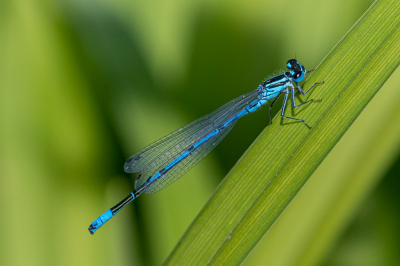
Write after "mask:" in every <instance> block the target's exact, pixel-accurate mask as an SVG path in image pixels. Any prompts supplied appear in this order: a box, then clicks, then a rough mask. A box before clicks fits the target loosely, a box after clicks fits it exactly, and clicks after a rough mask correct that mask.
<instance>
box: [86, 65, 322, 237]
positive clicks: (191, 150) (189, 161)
mask: <svg viewBox="0 0 400 266" xmlns="http://www.w3.org/2000/svg"><path fill="white" fill-rule="evenodd" d="M287 68H288V69H289V72H285V73H283V74H281V75H278V76H275V77H273V78H270V79H268V80H266V81H264V82H262V83H261V84H260V85H259V86H258V88H257V89H256V90H254V91H251V92H249V93H247V94H245V95H242V96H240V97H238V98H236V99H234V100H233V101H230V102H228V103H227V104H225V105H223V106H222V107H220V108H219V109H217V110H215V111H214V112H212V113H210V114H208V115H206V116H203V117H202V118H199V119H197V120H195V121H193V122H192V123H190V124H188V125H186V126H184V127H182V128H180V129H178V130H176V131H174V132H172V133H170V134H169V135H167V136H165V137H163V138H161V139H159V140H157V141H156V142H154V143H152V144H150V145H149V146H147V147H145V148H143V149H142V150H140V151H138V152H137V153H135V154H134V155H132V156H131V157H129V159H128V160H126V162H125V166H124V169H125V172H127V173H139V175H138V176H137V178H136V182H135V191H133V192H132V193H131V194H130V195H129V196H128V197H126V198H125V199H123V200H122V201H121V202H120V203H118V204H117V205H115V206H114V207H112V208H111V209H109V210H108V211H107V212H105V213H104V214H103V215H101V216H100V217H99V218H97V219H96V220H95V221H94V222H93V223H92V224H91V225H90V226H89V232H90V233H91V234H94V232H95V231H96V230H97V229H99V228H100V227H101V226H102V225H103V224H104V223H105V222H107V221H108V220H109V219H110V218H111V217H113V216H114V215H115V214H116V213H117V212H118V211H119V210H121V209H122V208H123V207H124V206H125V205H127V204H128V203H129V202H131V201H132V200H134V199H135V198H136V197H138V196H139V195H140V194H141V193H143V192H145V193H146V194H151V193H154V192H157V191H160V190H162V189H163V188H165V187H166V186H168V185H170V184H171V183H172V182H174V181H176V180H177V179H178V178H180V177H181V176H183V175H184V174H185V173H186V172H187V171H189V170H190V169H191V168H192V167H193V166H195V165H196V164H197V163H198V162H199V161H200V160H201V159H203V158H204V157H205V156H206V155H207V154H208V153H209V152H210V151H211V150H212V149H213V148H215V146H217V144H218V143H219V142H220V141H221V140H222V139H223V138H224V137H225V136H226V134H228V133H229V131H230V130H231V129H232V128H233V126H234V125H235V124H236V122H237V121H238V120H239V118H241V117H242V116H245V115H247V114H248V113H251V112H254V111H256V110H257V109H258V108H260V107H261V106H262V105H264V104H265V103H267V102H268V101H269V100H272V102H271V105H270V107H269V118H270V122H269V124H271V122H272V116H271V108H272V106H273V105H274V103H275V102H276V100H277V99H278V98H279V96H281V95H282V94H283V95H284V98H283V105H282V109H281V117H282V118H287V119H292V120H296V121H299V122H303V123H304V125H306V126H307V127H308V128H310V126H309V125H308V124H307V123H306V122H305V121H304V120H302V119H298V118H293V117H288V116H285V115H284V111H285V107H286V103H287V100H288V97H289V93H290V92H291V93H292V107H293V108H297V107H300V106H302V105H305V104H307V103H309V102H312V101H320V100H321V99H311V100H308V101H306V102H304V103H302V104H299V105H297V106H296V105H295V101H294V94H295V87H294V86H293V83H295V84H296V88H297V89H298V90H299V92H300V93H301V94H302V95H306V94H307V93H308V92H309V91H310V90H311V89H313V88H314V87H315V86H316V85H318V84H321V83H323V82H319V83H315V84H314V85H312V86H311V88H310V89H309V90H308V91H307V92H304V91H303V89H302V88H301V87H300V85H299V84H298V82H300V81H302V80H303V79H304V76H305V74H306V73H310V72H311V71H312V70H310V71H306V69H305V68H304V67H303V66H302V65H301V64H300V63H299V62H298V61H297V60H296V59H291V60H289V61H288V62H287Z"/></svg>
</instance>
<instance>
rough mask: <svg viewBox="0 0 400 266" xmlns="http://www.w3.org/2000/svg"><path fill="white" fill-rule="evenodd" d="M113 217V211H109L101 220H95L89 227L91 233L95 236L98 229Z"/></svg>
mask: <svg viewBox="0 0 400 266" xmlns="http://www.w3.org/2000/svg"><path fill="white" fill-rule="evenodd" d="M113 216H114V214H113V213H112V211H111V209H109V210H108V211H106V212H105V213H104V214H102V215H100V216H99V218H97V219H96V220H94V222H93V223H92V224H91V225H89V232H90V233H91V234H92V235H93V234H94V232H96V230H97V229H99V228H100V227H101V226H102V225H103V224H105V223H106V222H107V221H108V220H110V219H111V217H113Z"/></svg>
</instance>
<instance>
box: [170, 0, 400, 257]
mask: <svg viewBox="0 0 400 266" xmlns="http://www.w3.org/2000/svg"><path fill="white" fill-rule="evenodd" d="M399 17H400V3H399V2H398V1H388V0H383V1H376V2H375V3H374V5H373V6H371V8H370V9H369V10H368V11H367V12H366V13H365V14H364V15H363V16H362V17H361V18H360V20H359V21H358V23H356V25H355V26H353V28H352V29H351V30H350V31H349V32H348V33H347V34H346V36H345V37H344V38H343V39H342V40H341V41H340V42H339V44H338V45H337V46H336V47H335V48H334V49H333V50H332V51H331V53H330V54H329V55H328V56H327V57H326V58H325V59H324V60H323V62H322V63H321V64H320V66H319V67H318V68H317V70H316V71H315V72H314V74H313V75H312V76H311V77H310V78H309V79H308V80H307V82H306V83H305V84H304V85H303V87H305V88H306V89H307V88H309V87H310V86H311V85H312V84H313V83H315V82H319V81H322V80H324V81H325V84H323V85H319V86H317V87H316V88H315V89H314V91H313V92H311V93H310V94H311V96H308V99H310V98H322V99H323V101H322V102H318V103H310V104H308V105H306V106H304V107H302V108H299V109H300V110H297V109H296V110H295V111H293V110H292V109H291V108H287V110H286V115H288V116H292V117H296V118H302V119H304V120H305V121H307V123H308V124H309V125H311V126H312V127H313V128H312V129H311V130H308V129H307V128H306V127H305V126H304V125H303V124H302V123H297V122H296V123H293V122H290V121H287V119H286V120H281V118H280V117H278V118H277V119H275V120H274V123H273V124H272V125H271V126H269V127H267V128H266V129H265V130H264V132H263V133H262V134H261V135H260V136H259V137H258V138H257V140H256V141H255V142H254V143H253V145H252V146H251V147H250V148H249V149H248V151H247V152H246V153H245V154H244V155H243V157H242V158H241V159H240V160H239V162H238V163H237V164H236V165H235V167H234V168H233V169H232V170H231V171H230V173H229V174H228V176H227V177H226V178H225V179H224V181H223V182H222V183H221V185H220V186H219V188H218V189H217V191H216V193H215V194H214V196H213V197H212V198H211V199H210V201H209V202H208V203H207V205H206V206H205V207H204V208H203V210H202V211H201V212H200V214H199V215H198V217H197V218H196V220H195V221H194V222H193V224H192V225H191V226H190V228H189V229H188V231H187V232H186V233H185V235H184V236H183V238H182V239H181V240H180V242H179V243H178V245H177V246H176V248H175V249H174V251H173V252H172V254H171V255H170V257H169V258H168V259H167V261H166V262H165V264H166V265H205V264H210V265H238V264H241V263H242V262H243V260H244V259H245V258H246V256H247V255H248V254H249V253H250V252H251V250H252V249H253V248H254V246H255V245H256V244H257V243H258V241H259V240H260V239H261V238H262V237H263V236H264V234H265V233H266V232H267V230H268V229H269V228H270V227H271V225H272V224H273V223H274V222H275V221H276V219H277V218H278V217H279V216H280V215H281V213H282V212H283V210H284V209H285V208H286V207H287V205H288V204H289V203H290V202H291V201H292V199H293V198H294V196H295V195H296V194H297V193H298V191H299V190H300V189H301V187H302V186H303V185H304V184H305V182H306V181H307V180H308V179H309V177H310V176H311V175H312V174H313V172H314V171H315V170H316V169H317V167H318V166H319V165H320V164H321V162H322V161H323V160H324V158H325V157H326V156H327V155H328V153H329V152H330V151H331V150H332V148H333V147H334V146H335V144H336V143H337V142H338V141H339V140H340V138H341V137H342V136H343V134H344V133H345V132H346V131H347V129H348V128H349V127H350V125H351V124H352V123H353V122H354V120H355V119H356V118H357V117H358V115H359V114H360V113H361V111H362V110H363V109H364V108H365V106H366V105H367V104H368V102H369V101H370V100H371V99H372V98H373V96H374V95H375V94H376V93H377V92H378V90H379V89H380V88H381V86H382V85H383V84H384V83H385V81H386V80H387V79H388V78H389V77H390V75H391V74H392V73H393V71H394V70H395V69H396V68H397V66H398V65H399V63H400V47H399V46H400V45H399V44H400V29H399V25H400V20H399ZM296 100H297V101H299V98H297V99H296ZM301 101H305V99H301ZM297 104H298V103H297Z"/></svg>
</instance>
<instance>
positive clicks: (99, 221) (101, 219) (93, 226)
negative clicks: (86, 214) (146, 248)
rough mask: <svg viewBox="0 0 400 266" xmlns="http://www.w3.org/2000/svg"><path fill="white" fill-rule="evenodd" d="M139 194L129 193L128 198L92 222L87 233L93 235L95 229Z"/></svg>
mask: <svg viewBox="0 0 400 266" xmlns="http://www.w3.org/2000/svg"><path fill="white" fill-rule="evenodd" d="M139 194H140V193H138V194H135V193H133V192H131V194H129V196H128V197H126V198H125V199H123V200H122V201H121V202H120V203H118V204H117V205H115V206H114V207H112V208H111V209H109V210H108V211H106V212H105V213H104V214H102V215H100V216H99V218H97V219H96V220H94V222H93V223H92V224H91V225H89V232H90V233H91V234H92V235H93V234H94V232H96V230H97V229H99V228H100V227H101V226H102V225H103V224H105V223H106V222H107V221H108V220H110V219H111V217H113V216H114V215H115V214H117V212H119V210H120V209H122V208H123V207H124V206H125V205H127V204H128V203H129V202H131V201H132V200H134V199H135V198H137V197H138V196H139Z"/></svg>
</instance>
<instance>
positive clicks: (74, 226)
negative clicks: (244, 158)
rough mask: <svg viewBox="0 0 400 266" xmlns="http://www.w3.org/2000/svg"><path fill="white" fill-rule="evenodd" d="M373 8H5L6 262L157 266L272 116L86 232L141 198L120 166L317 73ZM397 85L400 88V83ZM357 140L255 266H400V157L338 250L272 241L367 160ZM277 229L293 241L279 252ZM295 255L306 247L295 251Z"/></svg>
mask: <svg viewBox="0 0 400 266" xmlns="http://www.w3.org/2000/svg"><path fill="white" fill-rule="evenodd" d="M372 2H373V1H372V0H369V1H347V0H336V1H333V0H331V1H317V0H308V1H307V0H305V1H279V2H278V1H266V0H265V1H257V0H251V1H219V0H214V1H211V0H210V1H207V0H203V1H200V0H198V1H197V0H192V1H187V0H168V1H167V0H165V1H162V0H150V1H144V0H142V1H137V0H133V1H126V0H114V1H109V0H59V1H51V0H38V1H23V0H13V1H5V0H3V1H0V40H1V41H0V92H1V94H0V108H1V111H0V154H1V160H0V163H1V165H0V175H1V178H0V204H1V205H0V206H1V210H2V216H1V219H0V264H1V265H160V264H162V262H163V261H164V260H165V259H166V257H167V256H168V254H169V253H170V252H171V251H172V249H173V248H174V246H175V245H176V244H177V242H178V241H179V239H180V237H181V236H182V235H183V233H184V232H185V230H186V229H187V228H188V226H189V225H190V223H191V222H192V221H193V219H194V218H195V216H196V215H197V213H198V212H199V211H200V210H201V208H202V206H204V204H205V203H206V202H207V200H208V199H209V198H210V197H211V195H212V193H213V191H214V190H215V188H216V186H217V185H218V183H219V182H220V181H221V180H222V178H223V177H224V175H225V174H226V173H227V172H228V171H229V169H230V168H231V167H232V166H233V165H234V164H235V162H236V161H237V160H238V159H239V157H240V156H241V154H243V152H244V151H245V150H246V149H247V147H249V145H250V144H251V143H252V141H253V140H254V139H255V138H256V137H257V136H258V134H259V133H260V132H261V130H262V129H263V128H264V127H265V126H266V125H267V123H268V108H263V109H262V110H261V111H258V112H256V113H255V114H252V115H249V116H248V117H246V118H244V119H242V121H241V122H239V123H238V124H237V125H236V127H235V129H234V130H232V132H231V133H230V134H229V135H228V136H227V137H226V138H225V140H224V141H222V142H221V144H220V145H219V146H218V147H217V148H216V149H215V150H214V151H213V152H212V153H211V154H210V155H209V156H207V157H206V158H205V159H204V160H203V161H202V162H201V163H200V164H199V165H198V166H196V167H195V168H194V169H193V170H192V171H190V172H189V173H187V174H186V176H185V178H182V179H181V180H180V181H179V182H176V183H174V185H172V186H170V187H168V188H166V189H164V190H163V191H161V192H159V193H156V194H154V195H143V196H141V197H139V198H138V199H137V200H135V201H134V202H133V203H131V204H130V205H129V206H127V207H126V208H125V209H124V210H123V211H122V212H120V213H119V214H118V215H117V216H116V218H114V219H113V220H112V221H110V222H109V223H107V224H106V225H105V226H104V227H102V229H101V230H99V232H97V233H96V234H95V235H94V236H91V235H90V234H89V232H88V231H87V227H88V226H89V224H90V223H91V222H92V221H93V220H94V219H96V218H97V217H98V216H99V215H100V214H102V213H103V212H105V211H106V210H107V209H108V208H110V207H111V206H113V205H114V204H116V203H117V202H119V201H120V200H121V199H122V198H124V197H125V196H126V195H127V194H128V193H129V192H130V191H132V190H133V181H134V178H135V176H133V175H128V174H125V173H124V171H123V164H124V161H125V160H126V159H127V158H128V157H129V156H130V155H132V154H133V153H135V152H136V151H137V150H139V149H140V148H142V147H144V146H146V145H148V144H150V143H151V142H153V141H155V140H157V139H158V138H160V137H163V136H164V135H166V134H168V133H170V132H171V131H173V130H175V129H177V128H179V127H181V126H183V125H185V124H187V123H189V122H191V121H193V120H194V119H196V118H199V117H201V116H203V115H205V114H207V113H209V112H211V111H213V110H214V109H216V108H218V107H220V106H221V105H223V104H224V103H226V102H228V101H229V100H231V99H233V98H236V97H237V96H239V95H241V94H244V93H246V92H248V91H250V90H253V89H255V88H256V87H257V85H258V84H259V83H260V82H261V81H262V80H264V79H265V78H268V77H270V76H271V74H272V73H274V72H276V71H277V70H279V69H283V68H284V67H285V64H286V61H287V60H288V59H291V58H293V57H295V56H296V57H297V59H298V60H299V61H300V62H302V63H303V64H304V65H305V66H306V67H307V69H312V68H314V67H316V66H317V65H318V63H319V62H320V61H321V60H322V59H323V58H324V57H325V56H326V55H327V54H328V52H329V51H330V50H331V49H332V48H333V46H334V45H335V44H336V43H337V42H338V41H339V40H340V39H341V38H342V36H343V35H344V34H345V33H346V32H347V31H348V30H349V29H350V27H351V26H352V25H353V24H354V23H355V22H356V21H357V20H358V18H359V17H360V16H361V15H362V14H363V13H364V12H365V11H366V10H367V9H368V7H369V6H370V5H371V4H372ZM390 82H392V87H396V86H397V88H398V85H400V73H399V72H396V73H395V75H393V76H392V78H391V79H390ZM388 83H389V82H388ZM386 86H387V85H385V87H386ZM318 89H323V87H319V88H318ZM315 95H316V94H315ZM379 95H380V93H379V94H378V95H377V97H378V96H379ZM389 97H390V93H389ZM374 101H375V99H374ZM382 104H383V105H384V104H385V100H384V99H383V100H382V103H381V105H380V106H382ZM276 106H277V108H276V109H275V112H277V111H278V109H279V104H277V105H276ZM370 112H371V115H374V114H376V113H379V112H381V114H382V115H388V116H390V110H389V111H387V113H383V111H382V110H380V109H379V108H375V109H374V110H371V111H370ZM363 115H364V113H363ZM363 115H362V116H363ZM360 119H361V118H360ZM373 121H374V120H372V121H371V119H369V120H368V117H366V120H365V124H371V123H373ZM357 123H358V120H357V121H356V124H357ZM360 123H362V122H360ZM353 128H354V129H353ZM361 128H362V125H360V127H356V125H354V126H353V127H352V128H351V129H350V131H352V134H353V135H352V136H357V135H360V134H364V133H365V131H362V129H361ZM349 134H350V133H349ZM347 135H348V134H346V135H345V137H344V138H343V140H342V141H341V142H340V143H339V145H342V147H343V148H340V147H338V148H335V149H334V150H333V151H332V153H331V154H330V155H329V156H328V158H327V160H326V161H325V162H324V163H323V165H322V166H321V167H320V169H318V171H317V172H316V173H315V174H314V175H313V177H312V178H311V180H310V182H309V183H307V185H306V187H305V188H304V189H303V190H302V191H301V192H300V194H303V195H299V199H298V198H297V197H296V199H295V201H294V202H293V203H292V204H291V206H290V207H289V208H288V210H287V211H286V212H285V213H284V215H283V216H282V217H281V218H280V219H279V220H278V222H277V223H276V224H275V225H274V227H273V228H272V229H271V230H270V232H268V233H267V235H266V237H265V238H264V239H263V240H262V241H261V243H260V244H259V245H258V246H257V247H256V249H255V250H254V252H253V253H251V255H250V256H249V258H248V259H246V261H245V263H244V264H245V265H266V263H267V262H268V263H270V264H269V265H298V264H297V262H295V261H293V259H294V258H298V257H301V256H302V254H305V252H304V251H303V249H304V248H305V247H310V246H312V245H316V246H323V247H324V248H323V249H324V251H323V252H320V253H319V254H320V255H319V256H314V257H313V259H311V260H308V261H312V263H311V262H310V263H308V265H398V264H396V262H398V261H400V255H398V254H397V253H398V252H397V251H398V250H399V249H400V240H399V239H400V232H399V230H400V229H399V226H398V225H399V223H400V216H399V215H400V214H399V208H400V196H399V195H400V194H399V193H397V191H398V190H399V189H400V181H399V180H398V173H399V171H400V161H399V160H398V152H399V147H398V146H395V147H393V148H392V149H391V152H390V153H387V155H386V156H387V157H385V158H386V160H385V163H382V164H381V165H380V166H379V170H377V173H376V175H375V179H374V181H373V182H371V184H370V185H369V187H368V188H365V190H364V191H365V193H364V195H363V197H361V200H358V202H359V203H357V204H355V205H356V206H357V207H356V208H353V209H352V210H351V212H350V214H348V215H347V216H346V217H345V218H343V219H341V221H342V222H341V223H340V226H338V228H339V229H337V230H336V231H335V234H332V236H331V237H329V241H328V240H326V239H325V240H324V241H325V242H324V243H320V242H319V243H316V244H315V243H313V244H311V243H309V242H307V241H306V240H304V239H307V237H304V236H303V237H301V236H296V237H294V235H293V232H291V231H288V230H284V233H282V232H281V233H274V232H277V231H274V230H278V229H277V228H279V226H281V225H282V226H284V223H285V220H284V218H285V215H286V213H289V212H290V211H291V210H290V208H295V207H292V206H297V208H298V210H300V216H307V213H308V212H307V207H308V206H310V205H312V204H313V203H315V202H323V200H319V199H318V198H317V196H316V195H312V196H310V195H311V194H305V193H306V192H303V191H307V189H308V190H310V191H317V192H321V193H320V194H322V195H320V196H323V194H325V195H326V193H324V190H323V189H322V185H318V180H321V178H323V177H325V178H326V177H327V174H326V173H330V177H329V182H331V183H330V184H328V185H329V186H335V181H336V180H338V179H340V176H343V175H341V173H342V172H346V169H347V168H345V167H340V168H339V167H337V166H338V165H340V163H341V162H340V160H343V156H344V154H346V153H349V151H348V150H346V149H351V148H353V149H354V154H357V153H359V152H361V151H360V149H359V148H360V147H362V146H364V145H365V144H362V143H361V144H358V143H357V142H356V141H354V139H352V138H351V137H347ZM349 136H350V135H349ZM355 138H357V137H355ZM282 141H290V140H282ZM346 141H347V142H346ZM378 143H379V141H378ZM339 145H338V146H339ZM357 145H359V146H357ZM357 151H358V152H357ZM371 156H372V157H373V156H374V154H371ZM346 158H350V159H346V162H344V163H347V164H348V165H351V164H352V161H351V158H353V157H351V156H350V157H346ZM359 167H362V165H360V166H359ZM324 171H325V172H324ZM319 177H320V178H319ZM349 201H351V199H349ZM296 204H297V205H296ZM340 204H342V206H346V205H347V202H346V201H344V202H341V203H340ZM316 208H318V207H316ZM314 211H315V210H314ZM315 213H318V209H317V210H316V211H315ZM309 217H311V216H309ZM289 220H290V219H289ZM288 228H294V226H291V225H288ZM294 230H295V229H294ZM300 231H301V230H300ZM297 232H298V234H299V231H297ZM301 232H302V233H304V234H305V235H308V236H309V235H312V234H315V232H313V231H312V230H311V231H308V232H304V231H301ZM301 232H300V234H301ZM274 234H276V235H275V239H287V240H288V241H289V242H287V243H285V244H282V245H277V244H275V243H276V242H274V241H273V242H268V241H269V240H268V238H269V237H270V239H274ZM270 235H271V236H270ZM298 239H303V240H301V241H302V242H301V241H300V240H298ZM289 246H296V247H297V248H294V249H295V250H296V251H291V252H292V253H290V254H291V255H286V254H287V253H285V252H284V250H285V249H286V248H288V247H289ZM299 247H301V248H299ZM296 252H297V253H296ZM273 256H275V257H276V258H275V259H274V260H272V261H271V258H272V257H273ZM289 257H290V258H291V259H288V258H289ZM306 261H307V260H306Z"/></svg>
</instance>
